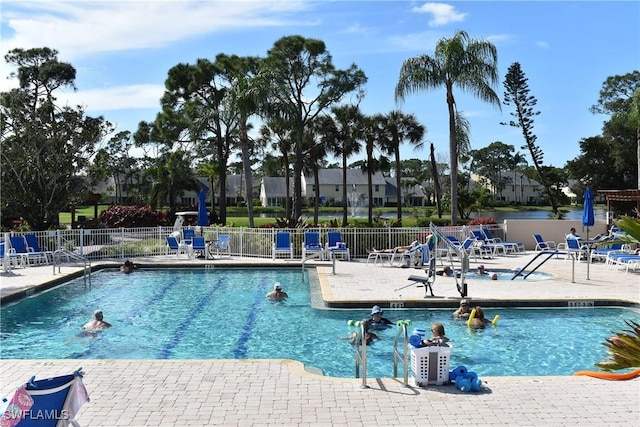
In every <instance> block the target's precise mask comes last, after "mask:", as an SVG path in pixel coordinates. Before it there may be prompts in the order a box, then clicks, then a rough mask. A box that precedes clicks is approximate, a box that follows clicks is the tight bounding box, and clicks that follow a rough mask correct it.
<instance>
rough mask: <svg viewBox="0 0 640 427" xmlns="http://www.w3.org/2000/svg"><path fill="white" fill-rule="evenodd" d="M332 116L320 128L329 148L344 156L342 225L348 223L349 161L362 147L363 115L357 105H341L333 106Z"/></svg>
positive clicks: (323, 120)
mask: <svg viewBox="0 0 640 427" xmlns="http://www.w3.org/2000/svg"><path fill="white" fill-rule="evenodd" d="M331 113H332V116H327V118H326V119H325V118H323V119H322V120H321V121H320V124H319V129H320V132H321V134H322V136H323V141H324V143H325V144H326V145H327V149H328V150H329V151H330V152H332V153H333V154H335V155H336V156H340V157H341V158H342V226H343V227H346V226H347V223H348V219H347V216H348V209H349V206H348V203H347V200H348V199H347V168H348V167H347V161H348V159H349V157H351V156H352V155H354V154H357V153H359V152H360V150H361V149H362V146H361V145H360V140H359V138H360V137H361V133H362V120H363V116H362V113H361V112H360V109H359V108H358V107H357V106H355V105H340V106H337V107H332V108H331Z"/></svg>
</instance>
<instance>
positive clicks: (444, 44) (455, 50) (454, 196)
mask: <svg viewBox="0 0 640 427" xmlns="http://www.w3.org/2000/svg"><path fill="white" fill-rule="evenodd" d="M497 62H498V53H497V49H496V47H495V46H494V45H493V44H492V43H490V42H488V41H485V40H482V39H474V38H471V37H469V35H468V34H467V33H466V32H465V31H458V32H456V34H455V35H454V36H453V37H452V38H450V39H447V38H443V39H440V40H439V41H438V43H437V44H436V49H435V51H434V54H433V56H432V57H431V56H428V55H420V56H416V57H413V58H409V59H407V60H405V61H404V62H403V64H402V67H401V69H400V77H399V78H398V83H397V85H396V90H395V98H396V101H403V100H404V98H405V97H406V96H407V95H409V94H412V93H415V92H418V91H422V90H429V89H438V88H440V87H444V88H445V89H446V96H447V107H448V109H449V157H450V162H451V223H452V224H454V225H455V224H457V222H458V143H457V136H456V101H455V98H454V96H453V87H454V86H457V87H458V88H460V89H461V90H462V91H463V92H469V93H471V94H472V95H475V96H476V97H477V98H479V99H481V100H483V101H486V102H489V103H490V104H494V105H496V106H497V107H498V108H500V99H499V98H498V95H497V94H496V91H495V90H494V89H493V87H494V86H495V85H496V84H497V83H498V64H497Z"/></svg>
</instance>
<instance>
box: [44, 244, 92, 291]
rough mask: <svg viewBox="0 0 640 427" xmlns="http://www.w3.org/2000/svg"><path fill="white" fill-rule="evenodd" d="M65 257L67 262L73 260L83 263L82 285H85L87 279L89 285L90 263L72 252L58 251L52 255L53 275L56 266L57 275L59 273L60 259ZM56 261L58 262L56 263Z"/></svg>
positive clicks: (66, 250)
mask: <svg viewBox="0 0 640 427" xmlns="http://www.w3.org/2000/svg"><path fill="white" fill-rule="evenodd" d="M63 256H65V257H67V260H69V259H73V260H76V261H80V262H82V263H84V266H83V268H82V273H83V277H84V284H85V286H86V285H87V278H89V284H91V261H90V260H89V259H88V258H86V257H84V256H82V255H79V254H77V253H75V252H72V251H70V250H68V249H58V250H56V251H55V252H54V253H53V274H56V265H57V266H58V273H61V269H60V267H61V265H62V257H63ZM56 261H58V262H57V263H56Z"/></svg>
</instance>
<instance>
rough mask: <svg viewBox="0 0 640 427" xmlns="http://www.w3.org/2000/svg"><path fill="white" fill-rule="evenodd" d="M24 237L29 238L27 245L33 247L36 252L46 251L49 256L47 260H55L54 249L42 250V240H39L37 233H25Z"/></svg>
mask: <svg viewBox="0 0 640 427" xmlns="http://www.w3.org/2000/svg"><path fill="white" fill-rule="evenodd" d="M24 238H25V239H26V240H27V245H28V246H29V247H30V248H31V249H33V251H34V252H42V253H44V254H45V257H46V258H47V262H53V251H50V250H48V249H46V248H45V249H44V250H42V249H41V248H40V242H38V238H37V237H36V235H35V234H25V235H24Z"/></svg>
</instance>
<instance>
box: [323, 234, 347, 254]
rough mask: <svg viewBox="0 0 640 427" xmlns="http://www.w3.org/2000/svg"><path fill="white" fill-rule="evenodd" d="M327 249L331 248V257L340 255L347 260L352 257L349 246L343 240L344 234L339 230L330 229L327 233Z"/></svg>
mask: <svg viewBox="0 0 640 427" xmlns="http://www.w3.org/2000/svg"><path fill="white" fill-rule="evenodd" d="M327 249H329V258H330V259H333V257H334V256H338V255H340V257H341V258H342V259H346V260H347V261H349V260H350V259H351V255H350V252H349V248H348V247H347V244H346V243H345V242H344V240H342V234H341V233H340V232H339V231H329V232H328V233H327Z"/></svg>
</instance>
